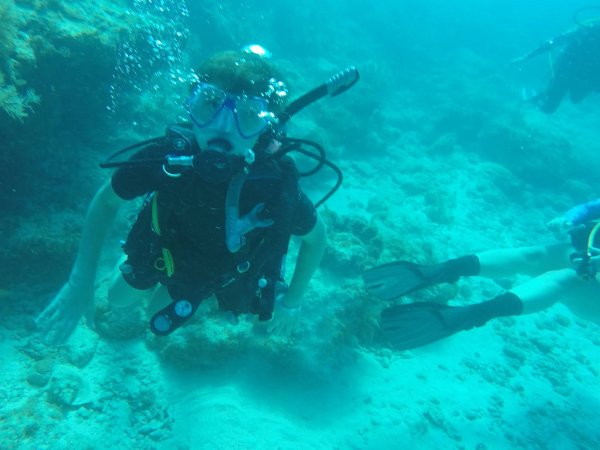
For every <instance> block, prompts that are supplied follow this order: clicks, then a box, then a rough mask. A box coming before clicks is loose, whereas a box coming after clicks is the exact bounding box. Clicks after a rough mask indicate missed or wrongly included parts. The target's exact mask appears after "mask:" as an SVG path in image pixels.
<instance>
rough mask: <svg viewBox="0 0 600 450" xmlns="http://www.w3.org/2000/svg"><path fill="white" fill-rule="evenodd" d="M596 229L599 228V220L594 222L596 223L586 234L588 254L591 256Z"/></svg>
mask: <svg viewBox="0 0 600 450" xmlns="http://www.w3.org/2000/svg"><path fill="white" fill-rule="evenodd" d="M598 230H600V222H598V223H596V225H594V228H592V231H591V232H590V235H589V236H588V243H587V253H588V256H592V249H593V248H594V239H595V238H596V233H597V232H598Z"/></svg>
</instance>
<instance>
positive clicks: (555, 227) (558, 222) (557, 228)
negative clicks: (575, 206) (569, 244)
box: [546, 216, 573, 233]
mask: <svg viewBox="0 0 600 450" xmlns="http://www.w3.org/2000/svg"><path fill="white" fill-rule="evenodd" d="M546 226H547V227H548V229H549V230H551V231H554V232H555V233H561V232H566V231H567V230H569V229H570V228H573V222H571V221H570V220H568V219H566V218H565V217H563V216H560V217H555V218H554V219H552V220H551V221H550V222H548V223H547V224H546Z"/></svg>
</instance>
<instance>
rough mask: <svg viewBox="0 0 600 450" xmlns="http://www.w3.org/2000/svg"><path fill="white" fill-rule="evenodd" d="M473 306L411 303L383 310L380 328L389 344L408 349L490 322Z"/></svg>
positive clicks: (400, 348) (399, 348)
mask: <svg viewBox="0 0 600 450" xmlns="http://www.w3.org/2000/svg"><path fill="white" fill-rule="evenodd" d="M487 319H488V318H483V317H481V316H480V314H478V312H477V311H476V310H474V309H473V308H471V307H470V306H447V305H440V304H438V303H430V302H423V303H409V304H405V305H396V306H392V307H391V308H387V309H384V310H383V311H382V313H381V320H380V322H379V325H380V327H381V330H382V331H383V333H384V334H385V336H386V337H387V338H388V340H389V342H390V344H391V345H392V346H393V347H394V348H396V349H398V350H409V349H413V348H416V347H421V346H423V345H427V344H430V343H432V342H435V341H438V340H440V339H443V338H445V337H448V336H450V335H452V334H454V333H457V332H459V331H462V330H468V329H470V328H474V327H477V326H481V325H483V324H485V323H486V322H487Z"/></svg>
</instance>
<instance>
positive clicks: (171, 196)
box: [112, 138, 317, 320]
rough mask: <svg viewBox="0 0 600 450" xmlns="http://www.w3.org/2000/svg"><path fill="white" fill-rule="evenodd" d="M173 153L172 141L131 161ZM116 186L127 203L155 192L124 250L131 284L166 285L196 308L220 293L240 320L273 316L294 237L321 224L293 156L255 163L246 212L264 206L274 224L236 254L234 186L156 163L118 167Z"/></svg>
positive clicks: (243, 204) (243, 202)
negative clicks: (230, 220) (228, 201)
mask: <svg viewBox="0 0 600 450" xmlns="http://www.w3.org/2000/svg"><path fill="white" fill-rule="evenodd" d="M190 141H191V145H192V147H193V148H192V150H193V151H194V152H196V151H199V150H198V148H197V143H196V142H195V140H193V139H192V140H190ZM168 152H169V150H168V139H167V138H165V141H164V142H159V143H152V144H150V145H148V146H146V147H145V148H143V149H142V150H140V151H139V152H137V153H136V154H135V155H134V156H133V157H132V158H131V159H132V160H135V159H153V158H161V157H164V155H165V154H167V153H168ZM112 187H113V189H114V191H115V192H116V193H117V195H119V196H120V197H122V198H123V199H126V200H129V199H133V198H135V197H140V196H143V195H148V194H149V195H148V196H147V197H146V202H145V203H144V206H143V208H142V210H141V211H140V213H139V216H138V218H137V221H136V223H135V224H134V226H133V228H132V229H131V231H130V233H129V236H128V238H127V242H126V244H125V246H124V250H125V253H126V254H127V261H126V262H125V264H124V265H123V266H122V271H123V276H124V277H125V279H126V280H127V282H128V283H129V284H130V285H132V286H133V287H135V288H138V289H149V288H151V287H153V286H155V285H156V284H157V283H162V284H164V285H166V286H167V288H168V290H169V293H170V295H171V297H172V298H173V300H178V299H188V300H191V301H193V302H194V303H195V304H199V303H200V301H202V299H204V298H206V297H208V296H210V295H211V294H213V293H215V294H216V295H217V298H218V300H219V305H220V307H221V308H222V309H224V310H230V311H232V312H233V313H234V314H235V315H237V314H240V313H252V314H258V315H259V318H260V320H268V319H270V318H271V315H272V311H273V301H274V288H273V286H274V285H275V282H276V281H278V280H282V279H283V274H282V273H281V272H282V265H283V259H284V257H285V254H286V252H287V246H288V243H289V239H290V236H291V235H292V234H294V235H303V234H306V233H308V232H309V231H310V230H311V229H312V228H313V227H314V225H315V223H316V220H317V216H316V211H315V207H314V205H313V204H312V202H311V201H310V200H309V199H308V197H306V195H305V194H304V193H303V192H302V190H301V189H300V186H299V183H298V172H297V170H296V167H295V165H294V163H293V161H292V160H291V158H289V157H287V156H284V157H281V158H279V159H277V160H273V159H270V160H266V161H262V162H256V163H255V164H253V165H252V166H251V170H250V173H249V175H248V177H247V180H246V182H245V184H244V186H243V188H242V191H241V195H240V202H239V203H240V204H239V210H240V211H239V212H240V215H244V214H246V213H248V212H249V211H250V210H252V208H254V207H255V206H256V205H257V204H258V203H261V202H264V203H265V209H264V210H263V213H262V214H261V218H263V219H271V220H273V222H274V223H273V225H271V226H270V227H266V228H256V229H254V230H253V231H251V232H249V233H247V235H246V241H245V244H244V245H243V246H242V248H241V249H240V250H239V251H238V252H236V253H230V252H229V251H228V249H227V246H226V241H225V238H226V233H225V197H226V193H227V188H228V183H227V182H225V183H221V184H212V183H207V182H206V181H204V180H203V179H202V178H201V177H200V176H199V175H198V173H197V172H195V171H194V170H187V171H185V172H183V173H182V174H181V176H179V177H175V178H174V177H169V176H167V175H166V174H165V173H164V172H163V170H162V168H161V167H160V165H159V166H157V165H149V166H146V167H141V168H138V167H136V168H120V169H118V170H117V171H116V172H115V173H114V175H113V177H112ZM153 203H155V205H154V206H153ZM156 222H158V224H159V228H160V231H159V232H157V230H156V228H157V227H156ZM164 249H167V250H168V252H169V255H170V256H172V261H173V269H174V270H173V273H172V274H171V275H168V274H167V270H165V267H164V266H165V254H164ZM261 278H263V279H266V280H268V281H269V283H268V285H267V288H265V289H260V286H259V285H258V280H259V279H261ZM263 290H264V291H266V292H262V291H263Z"/></svg>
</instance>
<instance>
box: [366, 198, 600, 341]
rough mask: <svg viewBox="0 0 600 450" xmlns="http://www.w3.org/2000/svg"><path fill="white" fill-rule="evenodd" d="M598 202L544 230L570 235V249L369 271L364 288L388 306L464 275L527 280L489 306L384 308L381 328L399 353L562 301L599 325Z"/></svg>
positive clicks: (525, 250)
mask: <svg viewBox="0 0 600 450" xmlns="http://www.w3.org/2000/svg"><path fill="white" fill-rule="evenodd" d="M599 219H600V199H597V200H594V201H590V202H588V203H585V204H582V205H579V206H576V207H574V208H572V209H570V210H569V211H568V212H567V213H565V214H564V215H563V216H561V217H558V218H555V219H553V220H551V221H550V222H549V223H548V227H549V228H550V229H552V230H554V231H560V230H563V231H565V230H568V232H569V234H570V240H571V242H570V243H568V242H564V243H559V244H552V245H540V246H533V247H519V248H509V249H498V250H488V251H484V252H481V253H477V254H474V255H465V256H462V257H459V258H456V259H451V260H449V261H445V262H443V263H441V264H433V265H419V264H414V263H412V262H408V261H397V262H393V263H390V264H384V265H382V266H379V267H375V268H372V269H370V270H367V271H366V272H365V273H364V274H363V278H364V282H365V286H366V288H367V289H368V290H369V291H370V292H372V293H373V294H374V295H376V296H378V297H380V298H382V299H384V300H393V299H396V298H398V297H401V296H403V295H406V294H410V293H411V292H414V291H416V290H418V289H422V288H425V287H427V286H433V285H436V284H439V283H454V282H456V281H457V280H458V279H459V278H460V277H463V276H482V277H489V278H493V277H503V276H509V275H514V274H517V273H521V274H527V275H530V276H532V277H533V278H531V279H530V280H529V281H527V282H525V283H522V284H519V285H517V286H515V287H514V288H513V289H511V290H510V291H508V292H506V293H504V294H501V295H499V296H497V297H495V298H492V299H490V300H487V301H484V302H481V303H475V304H471V305H467V306H447V305H442V304H438V303H432V302H420V303H409V304H401V305H396V306H392V307H389V308H387V309H384V310H383V312H382V314H381V321H380V326H381V329H382V331H383V332H384V334H385V335H386V336H387V337H388V339H389V341H390V343H391V344H392V346H394V347H395V348H397V349H399V350H407V349H412V348H416V347H420V346H423V345H426V344H429V343H431V342H434V341H437V340H439V339H442V338H445V337H447V336H450V335H452V334H454V333H457V332H459V331H462V330H468V329H471V328H474V327H480V326H483V325H485V324H486V323H487V322H488V321H489V320H491V319H493V318H496V317H502V316H517V315H520V314H531V313H535V312H538V311H541V310H544V309H546V308H549V307H550V306H552V305H553V304H554V303H556V302H562V303H563V304H564V305H566V306H567V307H568V308H569V309H570V310H571V311H572V312H573V313H574V314H576V315H577V316H579V317H581V318H582V319H586V320H590V321H592V322H595V323H598V324H600V302H598V299H599V298H600V281H599V280H598V279H597V277H596V272H597V267H596V266H597V264H598V261H600V231H599V230H600V220H599Z"/></svg>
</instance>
